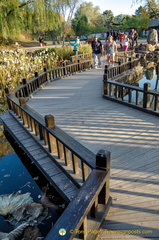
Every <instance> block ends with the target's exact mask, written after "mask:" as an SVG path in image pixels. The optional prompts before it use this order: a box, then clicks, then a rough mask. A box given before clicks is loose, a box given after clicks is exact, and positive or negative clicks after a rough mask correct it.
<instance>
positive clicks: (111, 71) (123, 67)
mask: <svg viewBox="0 0 159 240" xmlns="http://www.w3.org/2000/svg"><path fill="white" fill-rule="evenodd" d="M129 60H130V61H127V62H124V63H120V62H119V64H118V65H116V66H113V67H111V68H108V66H107V65H105V70H104V79H105V80H108V79H112V78H113V77H117V76H119V75H121V74H122V73H124V72H126V71H128V70H131V69H132V68H134V67H136V66H138V63H139V59H138V58H135V59H133V60H132V58H130V59H129Z"/></svg>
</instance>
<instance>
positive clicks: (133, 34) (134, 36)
mask: <svg viewBox="0 0 159 240" xmlns="http://www.w3.org/2000/svg"><path fill="white" fill-rule="evenodd" d="M125 35H127V38H128V39H129V47H131V48H133V47H134V44H135V43H136V46H137V45H138V38H139V34H138V32H137V31H136V30H135V29H133V28H132V29H130V31H129V33H127V34H125V33H124V31H122V30H119V31H115V30H111V31H110V32H107V37H106V39H107V40H108V37H109V36H112V37H113V40H114V41H117V40H118V41H119V42H120V46H121V47H122V41H123V38H124V36H125Z"/></svg>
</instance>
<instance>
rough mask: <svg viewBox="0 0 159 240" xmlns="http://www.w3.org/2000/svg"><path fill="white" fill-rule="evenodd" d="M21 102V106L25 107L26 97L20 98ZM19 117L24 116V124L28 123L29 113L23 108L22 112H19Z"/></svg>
mask: <svg viewBox="0 0 159 240" xmlns="http://www.w3.org/2000/svg"><path fill="white" fill-rule="evenodd" d="M19 104H20V106H21V107H25V106H26V98H24V97H21V98H19ZM19 117H21V118H22V120H23V125H27V123H28V122H27V115H26V113H25V112H24V111H23V110H22V111H21V113H19Z"/></svg>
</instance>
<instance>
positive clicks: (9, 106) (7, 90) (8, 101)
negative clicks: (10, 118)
mask: <svg viewBox="0 0 159 240" xmlns="http://www.w3.org/2000/svg"><path fill="white" fill-rule="evenodd" d="M5 94H6V95H10V91H9V88H8V87H7V88H5ZM7 104H8V108H9V109H12V106H11V102H10V100H9V98H8V97H7Z"/></svg>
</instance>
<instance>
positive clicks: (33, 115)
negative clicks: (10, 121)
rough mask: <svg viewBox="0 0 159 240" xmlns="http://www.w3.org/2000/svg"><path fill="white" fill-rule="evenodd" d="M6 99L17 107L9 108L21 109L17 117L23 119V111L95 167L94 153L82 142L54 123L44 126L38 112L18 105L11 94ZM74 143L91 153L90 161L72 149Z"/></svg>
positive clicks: (43, 121) (44, 123)
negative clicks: (50, 125)
mask: <svg viewBox="0 0 159 240" xmlns="http://www.w3.org/2000/svg"><path fill="white" fill-rule="evenodd" d="M7 99H8V100H9V101H11V102H12V104H14V105H15V106H14V107H16V108H17V109H16V111H15V110H14V109H13V107H11V109H12V110H13V111H14V112H15V113H17V112H19V111H21V114H20V115H19V117H20V118H21V119H22V120H23V121H24V116H22V115H23V114H24V113H25V114H26V116H27V117H30V118H31V119H32V120H34V121H35V122H37V123H38V124H39V125H40V126H41V127H42V128H43V129H44V130H45V131H46V132H47V133H49V134H51V135H53V136H54V137H55V138H56V139H57V140H58V141H60V142H61V143H62V144H64V146H66V147H67V148H68V149H69V150H70V151H71V152H74V153H75V154H76V156H77V157H79V158H80V159H81V160H82V161H83V162H84V163H85V164H87V165H88V167H90V168H91V169H94V168H95V167H96V165H95V154H93V153H92V152H91V151H89V150H88V149H87V148H85V147H84V146H83V145H82V144H80V143H79V142H77V141H76V140H75V139H73V138H72V137H71V136H69V135H68V134H66V133H65V132H64V131H63V130H62V129H60V128H59V127H57V126H56V125H55V126H54V127H53V128H48V127H47V126H46V122H45V118H43V117H42V116H41V115H40V114H38V113H37V112H36V111H35V110H32V109H31V108H30V107H28V106H20V104H19V103H18V99H17V98H16V97H14V96H13V95H11V96H10V95H8V96H7ZM22 113H23V114H22ZM26 116H25V118H26ZM25 125H27V127H28V124H27V122H25ZM60 133H61V135H63V136H62V137H61V135H60ZM37 136H38V135H37ZM66 140H69V141H68V142H66ZM75 145H76V147H78V146H81V147H82V148H83V151H84V150H87V153H88V155H89V154H91V156H92V159H90V161H88V160H85V159H84V156H83V152H81V151H78V150H77V151H75V150H74V149H73V146H75ZM84 152H85V151H84Z"/></svg>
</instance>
